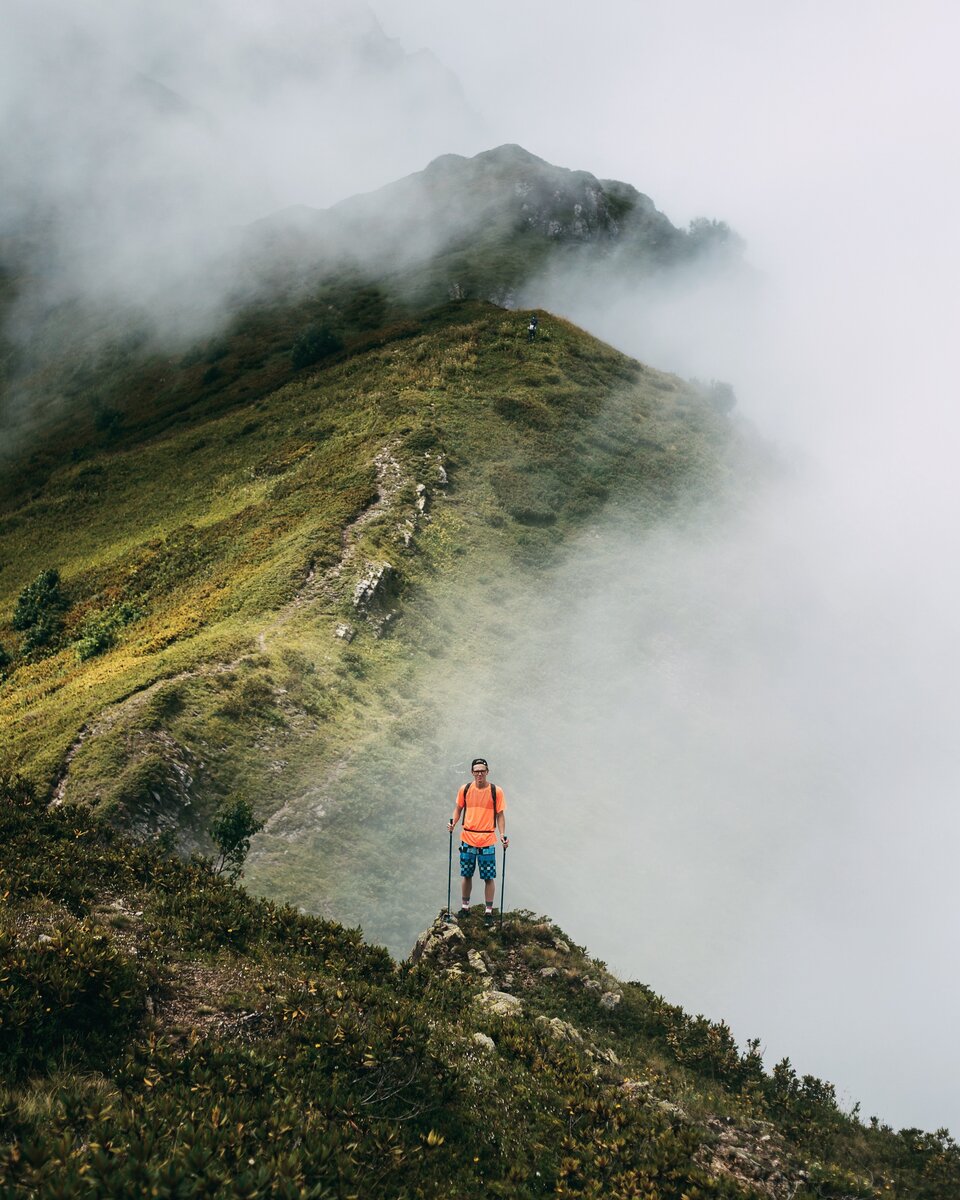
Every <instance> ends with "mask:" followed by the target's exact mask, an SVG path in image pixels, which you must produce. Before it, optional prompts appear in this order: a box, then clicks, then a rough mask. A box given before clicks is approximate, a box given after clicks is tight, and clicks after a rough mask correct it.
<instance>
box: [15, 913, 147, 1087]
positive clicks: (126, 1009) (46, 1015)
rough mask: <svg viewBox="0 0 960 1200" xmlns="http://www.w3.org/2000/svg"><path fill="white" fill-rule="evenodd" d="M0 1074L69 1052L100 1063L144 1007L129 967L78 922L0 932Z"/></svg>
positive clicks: (89, 1063)
mask: <svg viewBox="0 0 960 1200" xmlns="http://www.w3.org/2000/svg"><path fill="white" fill-rule="evenodd" d="M0 964H2V970H0V1074H2V1075H4V1076H5V1077H7V1078H17V1077H19V1076H22V1075H23V1074H25V1073H26V1072H28V1071H35V1070H37V1069H38V1068H40V1067H42V1066H43V1065H45V1064H47V1063H51V1062H57V1061H60V1060H62V1058H63V1056H64V1054H68V1055H69V1057H70V1058H71V1059H72V1060H73V1061H74V1063H77V1064H82V1065H86V1066H100V1067H102V1066H105V1065H106V1064H107V1062H108V1060H109V1058H110V1056H111V1055H113V1054H115V1053H116V1052H117V1051H118V1049H119V1048H120V1047H121V1046H122V1045H123V1044H124V1042H125V1041H126V1040H127V1038H128V1037H129V1036H130V1034H131V1033H132V1032H133V1030H134V1029H135V1028H136V1026H137V1025H138V1024H139V1023H140V1020H141V1017H142V1015H143V1012H144V999H145V988H144V985H143V982H142V980H141V978H140V976H139V973H138V970H137V967H136V965H135V964H134V963H133V961H132V960H129V959H127V958H126V957H125V956H124V955H123V954H121V953H120V951H119V950H118V949H117V947H116V946H115V945H113V943H112V942H111V941H110V939H109V938H108V937H107V936H106V935H105V934H103V933H100V932H96V931H94V930H92V929H91V928H90V927H89V926H88V925H87V924H85V923H83V922H81V923H79V924H76V925H72V926H61V927H60V928H58V929H55V930H54V932H53V934H52V936H51V935H49V934H42V933H41V934H39V935H38V934H36V933H33V932H31V933H28V934H18V933H16V932H14V931H13V930H11V929H0Z"/></svg>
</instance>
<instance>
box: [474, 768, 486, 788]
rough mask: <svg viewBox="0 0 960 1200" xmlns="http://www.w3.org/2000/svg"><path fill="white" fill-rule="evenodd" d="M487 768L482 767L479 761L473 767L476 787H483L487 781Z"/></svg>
mask: <svg viewBox="0 0 960 1200" xmlns="http://www.w3.org/2000/svg"><path fill="white" fill-rule="evenodd" d="M487 770H488V768H487V767H482V766H480V764H479V763H477V765H476V766H475V767H474V768H473V782H474V783H475V784H476V785H477V787H483V785H484V784H485V783H486V782H487Z"/></svg>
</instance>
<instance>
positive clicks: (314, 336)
mask: <svg viewBox="0 0 960 1200" xmlns="http://www.w3.org/2000/svg"><path fill="white" fill-rule="evenodd" d="M342 349H343V340H342V338H340V337H339V336H338V335H337V334H336V333H334V331H333V330H332V329H331V328H330V327H329V326H328V325H311V326H310V327H309V328H307V329H304V330H303V332H302V333H300V334H299V335H298V337H297V339H296V341H295V342H294V343H293V345H292V346H291V348H290V362H291V363H292V364H293V367H294V369H295V370H297V371H299V370H300V369H301V368H302V367H309V366H312V365H313V364H314V363H318V362H321V361H322V360H323V359H325V358H329V357H330V355H331V354H336V353H337V351H338V350H342Z"/></svg>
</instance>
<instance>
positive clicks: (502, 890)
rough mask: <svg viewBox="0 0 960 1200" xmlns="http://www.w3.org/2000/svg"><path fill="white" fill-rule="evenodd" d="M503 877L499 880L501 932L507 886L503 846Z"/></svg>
mask: <svg viewBox="0 0 960 1200" xmlns="http://www.w3.org/2000/svg"><path fill="white" fill-rule="evenodd" d="M500 873H501V875H502V876H503V878H502V879H501V880H500V932H501V933H502V932H503V892H504V889H505V888H506V886H507V848H506V846H504V848H503V868H502V870H501V872H500Z"/></svg>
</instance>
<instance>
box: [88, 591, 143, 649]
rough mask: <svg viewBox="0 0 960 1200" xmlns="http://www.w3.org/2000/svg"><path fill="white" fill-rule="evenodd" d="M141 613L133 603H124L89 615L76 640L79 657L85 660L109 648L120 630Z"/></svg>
mask: <svg viewBox="0 0 960 1200" xmlns="http://www.w3.org/2000/svg"><path fill="white" fill-rule="evenodd" d="M139 615H140V613H139V612H138V611H137V609H136V608H134V606H133V605H132V604H126V603H124V604H112V605H111V606H110V607H109V608H105V609H103V611H102V612H98V613H94V614H93V615H92V616H90V617H88V618H87V620H86V621H85V622H84V625H83V628H82V629H81V630H80V636H79V637H78V638H77V641H76V649H77V657H78V658H79V659H80V661H81V662H83V661H85V660H86V659H88V658H93V657H94V655H97V654H103V652H104V651H105V650H109V649H110V647H111V646H113V645H114V643H115V642H116V640H117V634H118V633H119V632H120V630H121V629H123V627H124V626H125V625H129V624H130V622H131V621H135V620H136V619H137V617H138V616H139Z"/></svg>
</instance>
